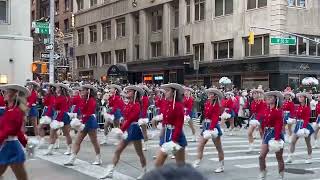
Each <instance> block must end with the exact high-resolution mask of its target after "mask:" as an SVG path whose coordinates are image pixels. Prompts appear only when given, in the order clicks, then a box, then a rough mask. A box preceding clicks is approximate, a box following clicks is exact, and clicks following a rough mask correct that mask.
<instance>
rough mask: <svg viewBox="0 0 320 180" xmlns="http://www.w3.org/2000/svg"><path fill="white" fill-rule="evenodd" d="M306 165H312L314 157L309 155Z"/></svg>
mask: <svg viewBox="0 0 320 180" xmlns="http://www.w3.org/2000/svg"><path fill="white" fill-rule="evenodd" d="M305 164H312V157H311V155H308V157H307V159H306V160H305Z"/></svg>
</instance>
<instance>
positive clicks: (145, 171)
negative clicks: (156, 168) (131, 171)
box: [137, 167, 147, 180]
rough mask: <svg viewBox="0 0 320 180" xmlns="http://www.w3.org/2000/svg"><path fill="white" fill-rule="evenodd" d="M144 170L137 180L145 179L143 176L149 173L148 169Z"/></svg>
mask: <svg viewBox="0 0 320 180" xmlns="http://www.w3.org/2000/svg"><path fill="white" fill-rule="evenodd" d="M142 169H143V170H142V173H141V174H140V175H139V176H138V177H137V179H138V180H139V179H142V178H143V176H144V175H145V174H146V173H147V168H146V167H144V168H142Z"/></svg>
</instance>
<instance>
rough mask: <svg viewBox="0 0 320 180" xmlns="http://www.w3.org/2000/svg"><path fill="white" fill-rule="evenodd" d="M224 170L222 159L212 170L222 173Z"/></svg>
mask: <svg viewBox="0 0 320 180" xmlns="http://www.w3.org/2000/svg"><path fill="white" fill-rule="evenodd" d="M223 171H224V161H223V160H222V161H220V162H219V167H218V168H217V169H216V170H215V171H214V172H215V173H222V172H223Z"/></svg>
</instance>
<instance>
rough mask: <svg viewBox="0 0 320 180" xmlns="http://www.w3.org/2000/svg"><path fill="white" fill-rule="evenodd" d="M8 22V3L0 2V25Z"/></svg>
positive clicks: (5, 1) (3, 0)
mask: <svg viewBox="0 0 320 180" xmlns="http://www.w3.org/2000/svg"><path fill="white" fill-rule="evenodd" d="M8 22H9V2H8V1H7V0H0V24H1V23H8Z"/></svg>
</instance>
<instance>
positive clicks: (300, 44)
mask: <svg viewBox="0 0 320 180" xmlns="http://www.w3.org/2000/svg"><path fill="white" fill-rule="evenodd" d="M309 38H310V39H314V40H315V41H319V40H320V38H319V37H309ZM289 55H294V56H297V55H302V56H320V44H317V43H316V42H314V41H309V40H306V39H304V38H300V37H297V44H296V45H292V46H289Z"/></svg>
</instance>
